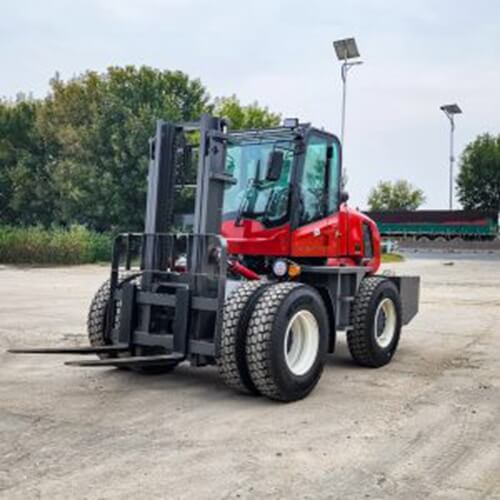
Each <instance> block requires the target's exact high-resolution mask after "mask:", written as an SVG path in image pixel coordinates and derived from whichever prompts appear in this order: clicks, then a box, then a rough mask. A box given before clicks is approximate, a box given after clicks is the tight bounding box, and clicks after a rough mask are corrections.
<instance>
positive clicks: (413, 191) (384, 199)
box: [368, 180, 425, 210]
mask: <svg viewBox="0 0 500 500" xmlns="http://www.w3.org/2000/svg"><path fill="white" fill-rule="evenodd" d="M424 202H425V196H424V192H423V191H422V190H421V189H418V188H416V187H414V186H412V185H411V184H410V183H409V182H408V181H405V180H398V181H396V182H394V183H393V182H391V181H380V182H379V183H378V184H377V186H376V187H374V188H372V190H371V191H370V194H369V196H368V206H369V207H370V210H416V209H417V208H418V207H420V205H422V203H424Z"/></svg>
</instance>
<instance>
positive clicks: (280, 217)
mask: <svg viewBox="0 0 500 500" xmlns="http://www.w3.org/2000/svg"><path fill="white" fill-rule="evenodd" d="M273 150H278V151H283V168H282V170H281V175H280V178H279V179H278V180H276V181H267V180H266V170H267V164H268V160H269V155H270V154H271V152H272V151H273ZM292 161H293V142H291V141H274V142H260V143H247V144H245V143H243V144H233V145H230V146H229V147H228V149H227V156H226V171H228V172H229V173H231V175H232V176H233V177H234V179H235V180H236V184H229V185H227V186H226V189H225V193H224V219H226V220H227V219H231V218H234V219H241V218H242V217H245V218H249V219H255V220H258V221H260V222H262V224H264V225H265V226H268V227H269V226H276V225H279V224H282V223H284V222H285V221H286V219H287V214H288V198H289V193H290V173H291V169H292Z"/></svg>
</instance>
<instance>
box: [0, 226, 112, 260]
mask: <svg viewBox="0 0 500 500" xmlns="http://www.w3.org/2000/svg"><path fill="white" fill-rule="evenodd" d="M111 246H112V239H111V236H110V235H109V234H100V233H95V232H93V231H90V230H88V229H87V228H85V227H83V226H71V227H70V228H69V229H61V228H53V229H43V228H41V227H26V228H16V227H10V226H3V227H0V263H2V264H88V263H92V262H102V261H109V260H110V257H111Z"/></svg>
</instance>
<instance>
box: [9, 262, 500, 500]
mask: <svg viewBox="0 0 500 500" xmlns="http://www.w3.org/2000/svg"><path fill="white" fill-rule="evenodd" d="M390 267H391V269H394V270H396V271H397V272H400V273H405V274H419V275H421V276H422V296H421V312H420V313H419V315H418V316H417V318H416V319H415V320H414V321H413V322H412V323H411V324H410V325H409V326H408V327H406V329H405V331H404V335H403V338H402V341H401V344H400V348H399V351H398V353H397V355H396V357H395V358H394V360H393V362H392V363H391V364H390V365H389V366H387V367H385V368H382V369H379V370H372V369H362V368H358V367H356V366H355V365H354V364H353V363H352V362H351V360H350V358H349V355H348V352H347V349H346V346H345V342H344V338H343V336H341V339H340V343H339V344H340V345H339V348H338V351H337V353H336V354H335V355H333V356H331V358H330V359H329V361H328V363H327V367H326V370H325V372H324V375H323V378H322V380H321V382H320V384H319V386H318V387H317V389H316V390H315V391H314V392H313V393H312V394H311V395H310V396H309V397H308V398H307V399H305V400H303V401H300V402H298V403H293V404H279V403H275V402H271V401H269V400H267V399H264V398H256V399H255V398H252V397H244V396H239V395H237V394H235V393H233V392H231V391H229V390H228V389H226V388H225V387H224V385H223V384H222V382H221V381H220V380H219V378H218V376H217V373H216V370H214V369H213V368H202V369H194V368H190V367H188V366H181V367H179V368H178V369H177V370H176V371H175V372H174V373H172V374H169V375H161V376H155V377H151V376H149V377H148V376H144V375H139V374H134V373H130V372H126V371H119V370H114V369H104V368H94V369H79V368H69V367H65V366H63V364H62V362H63V360H65V359H67V357H64V356H45V357H43V356H38V357H37V356H15V355H11V354H6V353H5V352H4V350H5V349H6V348H8V347H12V346H14V345H17V346H19V345H35V346H37V345H39V346H41V345H60V344H63V345H68V346H69V345H74V344H75V343H78V344H84V343H85V336H84V328H85V317H86V310H87V306H88V302H89V299H90V297H91V295H92V294H93V292H94V290H95V289H96V288H97V287H98V285H99V284H100V282H101V281H102V280H103V279H105V277H106V275H107V269H106V268H104V267H98V266H84V267H73V268H32V269H26V268H23V269H20V268H19V269H15V268H10V267H3V268H0V283H1V288H0V304H1V306H0V381H1V383H0V498H6V499H9V500H10V499H23V500H24V499H30V498H47V499H59V498H60V499H67V498H88V499H97V498H169V499H177V498H211V499H219V498H259V499H262V498H303V499H305V498H309V499H320V498H338V499H346V498H353V499H360V498H361V499H362V498H384V497H391V498H409V499H419V498H428V497H429V498H433V499H435V498H438V499H445V498H453V499H468V498H471V499H477V498H499V499H500V417H499V415H500V361H499V360H500V286H499V283H500V262H498V261H497V262H491V261H479V260H475V261H467V260H461V261H456V262H455V263H454V265H451V264H450V262H449V261H443V260H439V259H432V260H427V259H418V260H408V261H407V262H404V263H401V264H394V265H392V266H390Z"/></svg>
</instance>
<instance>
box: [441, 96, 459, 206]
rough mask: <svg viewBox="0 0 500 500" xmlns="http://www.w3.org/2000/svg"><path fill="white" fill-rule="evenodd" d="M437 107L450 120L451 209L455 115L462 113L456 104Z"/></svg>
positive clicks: (450, 204)
mask: <svg viewBox="0 0 500 500" xmlns="http://www.w3.org/2000/svg"><path fill="white" fill-rule="evenodd" d="M439 109H441V111H443V113H444V114H445V115H446V116H447V117H448V120H450V186H449V189H450V193H449V196H450V200H449V207H450V210H453V164H454V163H455V156H454V151H453V136H454V132H455V115H459V114H461V113H462V110H461V109H460V107H459V106H458V104H444V105H443V106H441V107H440V108H439Z"/></svg>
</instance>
